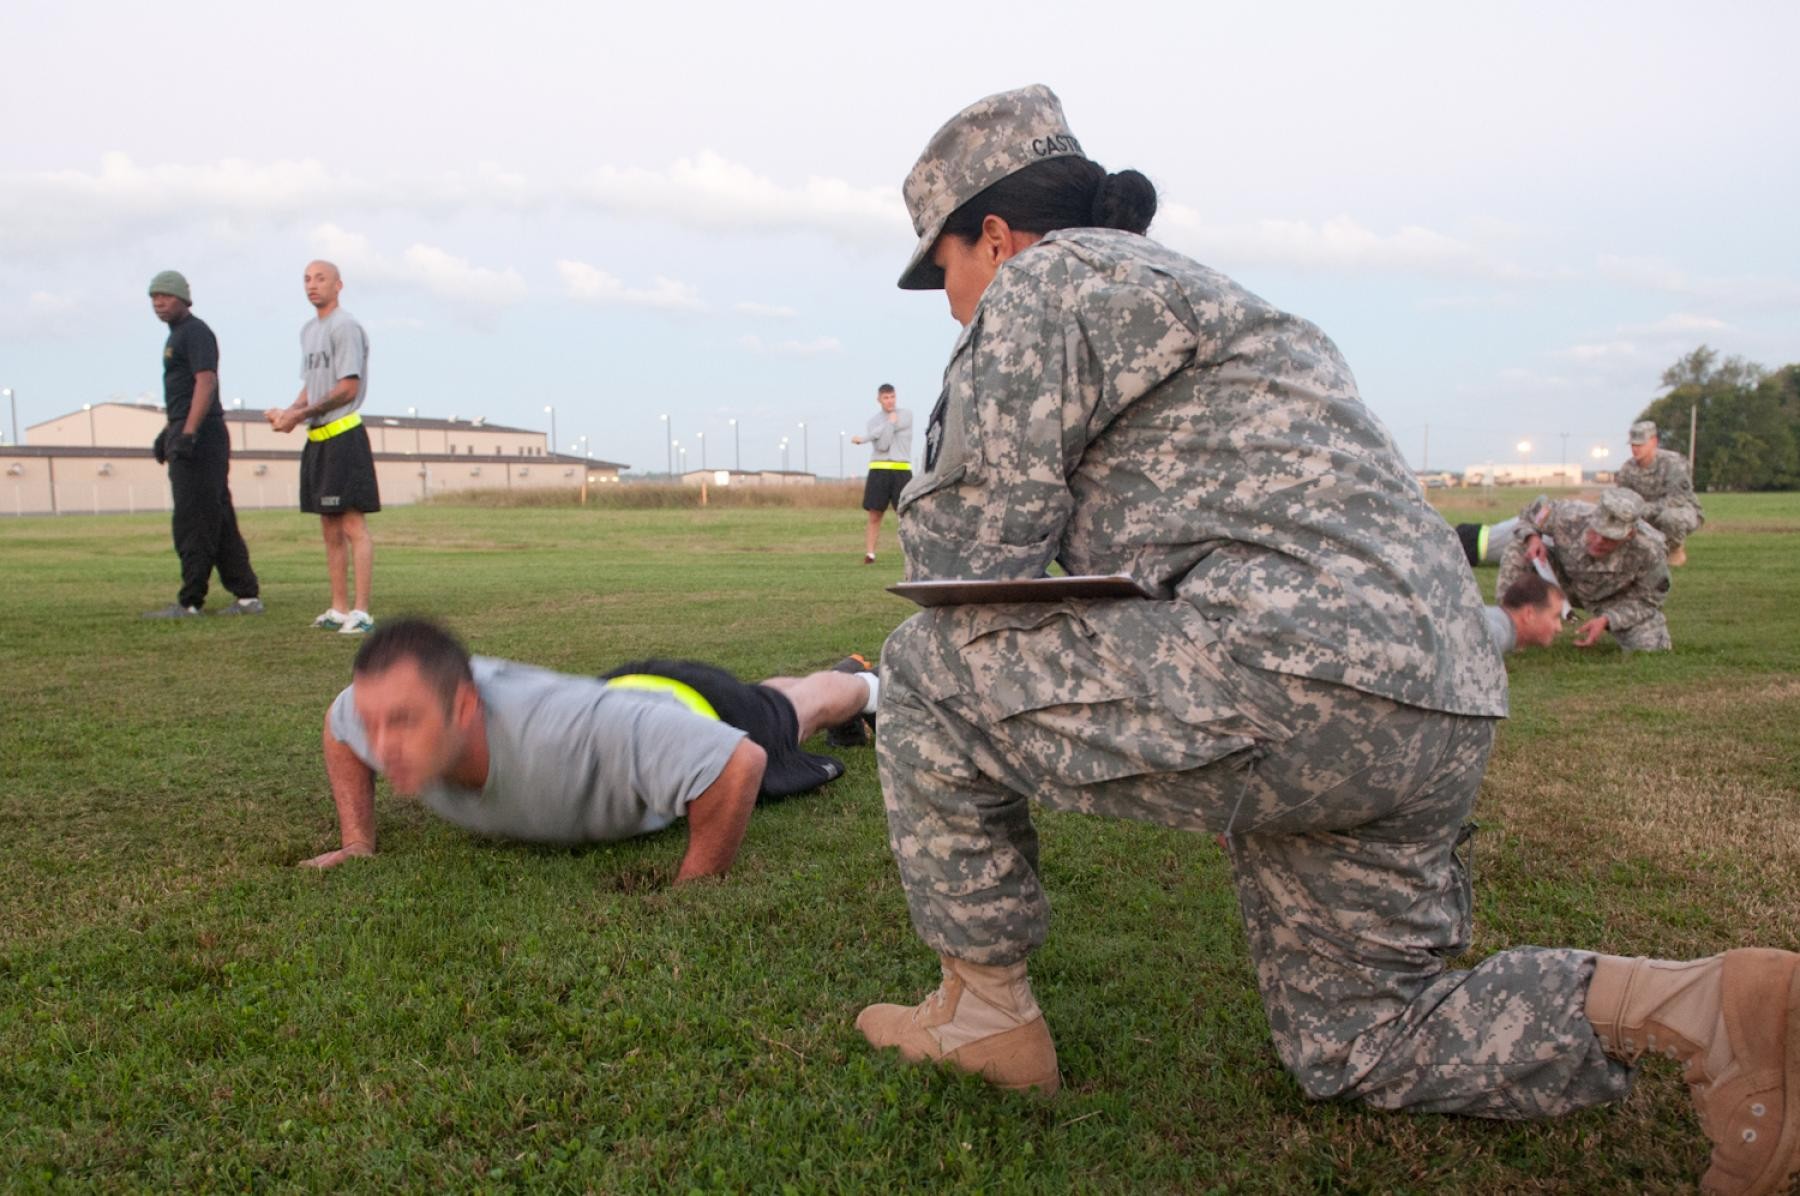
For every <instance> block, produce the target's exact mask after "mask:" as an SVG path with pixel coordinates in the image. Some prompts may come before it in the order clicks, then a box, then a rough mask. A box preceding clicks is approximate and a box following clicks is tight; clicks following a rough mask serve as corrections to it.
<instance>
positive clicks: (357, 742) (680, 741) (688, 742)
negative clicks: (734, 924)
mask: <svg viewBox="0 0 1800 1196" xmlns="http://www.w3.org/2000/svg"><path fill="white" fill-rule="evenodd" d="M472 663H473V670H474V673H475V688H476V690H477V691H479V692H480V694H481V709H482V714H483V716H484V717H485V719H486V722H487V746H488V778H487V784H486V785H485V786H484V787H483V788H482V789H481V790H479V791H477V790H474V789H464V788H460V787H458V786H455V785H450V784H445V783H443V782H435V783H433V784H431V785H429V786H427V787H426V789H425V791H424V792H423V793H422V794H420V800H421V801H423V802H424V803H425V806H426V807H427V808H428V809H429V810H431V812H432V813H434V814H436V815H437V816H438V817H439V818H442V819H444V820H445V821H446V822H453V823H455V824H456V825H457V826H460V827H462V828H464V829H465V830H471V831H474V832H476V833H477V834H483V835H495V836H499V837H502V838H507V839H521V840H524V841H526V842H531V843H594V842H604V841H607V840H611V839H629V838H631V837H632V836H634V835H645V834H649V833H651V832H652V831H659V830H661V829H662V828H664V827H666V826H668V825H669V824H670V823H672V822H674V821H675V820H676V819H678V818H680V817H682V816H683V815H684V814H686V812H687V804H688V803H689V802H690V801H692V800H694V799H695V798H696V797H699V796H700V795H701V794H702V793H704V792H705V791H706V789H707V786H709V785H711V784H712V783H713V782H714V781H716V780H717V779H718V778H719V774H720V773H721V772H723V771H724V769H725V762H726V761H727V760H728V759H730V758H731V753H732V752H733V751H735V750H736V748H737V745H738V741H739V740H741V739H743V738H744V733H743V732H742V731H740V730H738V729H737V728H736V727H731V726H727V725H726V724H724V723H722V722H717V721H715V720H713V719H709V718H706V717H704V716H702V715H698V714H695V713H694V712H693V711H691V710H689V709H687V707H685V706H683V705H682V704H681V703H680V701H679V700H678V699H676V698H675V697H673V696H672V695H669V694H664V693H658V692H655V691H650V690H639V689H613V688H610V687H609V686H608V685H607V684H606V682H604V681H600V680H596V679H595V678H592V677H571V676H568V675H566V674H563V673H553V672H551V671H550V670H548V669H540V668H534V667H532V666H531V665H524V664H515V663H513V662H512V661H509V660H495V659H493V658H492V657H486V656H477V657H475V658H474V661H473V662H472ZM355 688H356V687H355V686H354V685H350V686H346V687H345V688H344V691H343V692H342V693H340V694H339V695H338V696H337V700H336V701H335V702H333V703H332V704H331V714H330V727H331V733H332V735H334V736H335V737H336V738H337V739H338V741H339V742H340V743H342V744H344V745H345V746H346V747H348V748H349V749H350V750H351V751H352V752H355V753H356V756H357V758H358V759H359V760H361V761H362V762H363V763H364V764H367V765H368V766H369V767H370V768H372V769H375V770H376V771H380V765H379V763H378V762H377V761H376V760H375V755H374V752H373V751H372V750H371V749H370V747H369V737H368V735H367V733H366V732H365V731H364V729H363V725H362V720H361V719H359V718H358V717H357V714H356V705H355V701H356V699H355V696H354V694H355Z"/></svg>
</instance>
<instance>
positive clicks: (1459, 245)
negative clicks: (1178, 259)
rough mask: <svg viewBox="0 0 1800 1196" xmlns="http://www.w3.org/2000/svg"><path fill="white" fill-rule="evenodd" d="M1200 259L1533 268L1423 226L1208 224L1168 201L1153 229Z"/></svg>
mask: <svg viewBox="0 0 1800 1196" xmlns="http://www.w3.org/2000/svg"><path fill="white" fill-rule="evenodd" d="M1151 231H1152V232H1153V233H1154V234H1155V235H1157V236H1159V237H1160V238H1162V239H1163V240H1165V241H1167V242H1168V243H1169V244H1171V245H1173V246H1175V247H1176V248H1178V249H1181V250H1184V251H1185V252H1188V253H1191V254H1194V255H1195V256H1197V257H1199V258H1200V259H1201V260H1203V261H1219V262H1230V263H1233V264H1235V265H1239V266H1242V265H1266V266H1288V267H1298V268H1300V269H1306V270H1328V271H1340V272H1344V273H1351V274H1367V273H1392V274H1426V275H1437V276H1448V277H1460V278H1483V279H1498V280H1501V281H1506V282H1522V281H1528V280H1531V279H1533V278H1535V277H1539V276H1538V275H1535V274H1534V273H1533V272H1532V271H1528V270H1526V269H1524V268H1523V267H1520V266H1518V265H1515V264H1513V263H1511V262H1507V261H1504V260H1501V259H1499V258H1497V257H1495V256H1493V255H1492V254H1490V253H1488V252H1487V251H1486V250H1484V249H1482V248H1481V247H1480V246H1477V245H1474V244H1471V243H1469V242H1467V241H1462V240H1458V239H1457V238H1455V237H1451V236H1448V235H1446V234H1444V233H1440V232H1437V231H1435V230H1433V229H1429V228H1424V227H1421V226H1418V225H1407V226H1405V227H1402V228H1400V229H1399V230H1398V231H1395V232H1391V233H1378V232H1375V231H1374V230H1373V229H1370V228H1367V227H1365V226H1364V225H1362V224H1360V223H1358V222H1357V221H1355V220H1353V219H1351V218H1350V217H1348V216H1334V217H1332V218H1331V219H1329V220H1325V221H1323V222H1321V223H1314V222H1312V221H1310V220H1273V219H1269V220H1257V221H1252V222H1250V223H1248V224H1238V225H1222V224H1220V225H1215V224H1209V223H1208V222H1207V221H1206V219H1205V218H1204V217H1203V216H1202V215H1201V214H1200V212H1199V211H1198V210H1196V209H1194V208H1191V207H1188V206H1186V205H1185V204H1179V203H1170V204H1164V205H1163V206H1162V207H1161V208H1160V209H1159V210H1158V213H1157V217H1156V223H1155V225H1154V226H1153V227H1152V230H1151Z"/></svg>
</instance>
